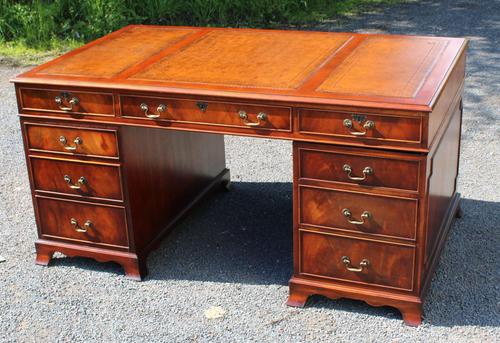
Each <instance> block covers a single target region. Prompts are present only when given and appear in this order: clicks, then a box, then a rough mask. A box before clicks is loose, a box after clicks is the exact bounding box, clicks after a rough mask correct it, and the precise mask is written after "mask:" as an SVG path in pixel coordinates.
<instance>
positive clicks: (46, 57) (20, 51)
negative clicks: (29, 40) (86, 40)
mask: <svg viewBox="0 0 500 343" xmlns="http://www.w3.org/2000/svg"><path fill="white" fill-rule="evenodd" d="M82 44H83V42H82V41H76V40H70V39H68V40H65V41H61V42H57V43H53V44H52V45H51V47H50V48H48V49H47V48H40V47H38V48H37V47H30V46H27V45H26V44H25V43H23V42H22V41H21V42H0V64H8V65H12V66H30V65H38V64H41V63H44V62H47V61H50V60H51V59H53V58H55V57H57V56H60V55H62V54H64V53H66V52H68V51H71V50H73V49H76V48H78V47H79V46H81V45H82Z"/></svg>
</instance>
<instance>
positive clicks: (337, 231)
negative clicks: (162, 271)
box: [13, 26, 467, 325]
mask: <svg viewBox="0 0 500 343" xmlns="http://www.w3.org/2000/svg"><path fill="white" fill-rule="evenodd" d="M466 46H467V42H466V41H465V40H464V39H460V38H437V37H405V36H389V35H367V34H351V33H327V32H297V31H268V30H249V29H215V28H194V27H160V26H127V27H125V28H123V29H121V30H119V31H116V32H114V33H111V34H109V35H107V36H105V37H103V38H101V39H98V40H96V41H94V42H92V43H90V44H87V45H85V46H83V47H81V48H79V49H77V50H75V51H72V52H70V53H68V54H66V55H64V56H62V57H60V58H57V59H55V60H53V61H51V62H48V63H46V64H44V65H41V66H39V67H36V68H34V69H33V70H31V71H28V72H26V73H24V74H22V75H19V76H18V77H16V78H15V79H14V80H13V82H14V83H15V87H16V95H17V100H18V107H19V113H20V123H21V128H22V133H23V140H24V146H25V151H26V160H27V165H28V171H29V177H30V182H31V190H32V197H33V204H34V208H35V214H36V222H37V227H38V235H39V239H38V240H37V241H36V243H35V245H36V250H37V258H36V263H38V264H41V265H47V264H48V263H49V261H50V259H51V257H52V255H53V253H54V252H56V251H57V252H61V253H63V254H65V255H68V256H84V257H90V258H94V259H96V260H98V261H115V262H117V263H119V264H121V265H122V266H123V267H124V270H125V273H126V275H127V277H129V278H132V279H137V280H140V279H142V278H143V277H144V276H145V275H146V273H147V271H146V270H147V269H146V258H147V255H148V253H149V252H150V251H151V250H152V249H154V248H155V247H156V246H157V245H158V244H159V242H160V239H161V238H162V237H163V236H164V235H165V234H166V233H168V231H170V230H171V229H172V228H173V227H174V225H175V222H176V221H177V220H178V219H179V218H180V217H181V216H183V215H184V214H185V213H186V212H187V211H188V210H189V209H190V208H192V207H193V206H194V205H195V204H196V203H197V201H198V200H200V199H201V198H202V197H203V196H205V195H206V194H207V193H208V192H209V191H210V190H212V189H213V188H214V187H218V186H219V185H221V184H222V185H225V186H228V185H229V182H230V177H229V171H228V170H227V169H226V167H225V157H224V141H223V135H224V134H232V135H245V136H253V137H265V138H278V139H288V140H292V141H293V237H294V243H293V244H294V246H293V251H294V272H293V276H292V278H291V280H290V296H289V299H288V305H291V306H304V304H305V303H306V301H307V298H308V297H309V296H310V295H313V294H321V295H324V296H327V297H329V298H333V299H334V298H340V297H347V298H353V299H360V300H364V301H366V302H367V303H369V304H371V305H375V306H381V305H388V306H393V307H396V308H398V309H399V310H400V311H401V312H402V314H403V319H404V320H405V322H406V323H408V324H410V325H418V324H419V323H420V322H421V315H422V301H423V299H424V297H425V294H426V292H427V291H428V289H429V287H430V280H431V278H432V275H433V272H434V270H435V268H436V265H437V262H438V259H439V256H440V253H441V250H442V247H443V245H444V242H445V239H446V236H447V233H448V230H449V228H450V226H451V222H452V219H453V218H454V216H455V215H459V214H460V210H459V195H458V194H457V193H456V177H457V174H458V161H459V151H460V127H461V117H462V105H461V101H462V93H463V80H464V70H465V50H466ZM241 149H252V147H250V146H242V147H241ZM291 233H292V231H291Z"/></svg>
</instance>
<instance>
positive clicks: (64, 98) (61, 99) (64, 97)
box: [54, 92, 80, 112]
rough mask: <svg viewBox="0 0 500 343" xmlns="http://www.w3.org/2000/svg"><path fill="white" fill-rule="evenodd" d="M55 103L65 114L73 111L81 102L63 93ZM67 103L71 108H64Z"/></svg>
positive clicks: (55, 99) (57, 97)
mask: <svg viewBox="0 0 500 343" xmlns="http://www.w3.org/2000/svg"><path fill="white" fill-rule="evenodd" d="M54 101H55V102H56V104H57V106H59V109H60V110H62V111H65V112H71V111H73V106H76V105H78V104H79V103H80V100H79V99H78V98H77V97H76V96H73V97H71V95H70V94H69V93H66V92H63V93H61V94H60V95H58V96H56V97H55V98H54ZM65 102H67V103H68V104H69V107H66V106H64V103H65Z"/></svg>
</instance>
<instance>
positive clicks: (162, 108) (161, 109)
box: [141, 102, 167, 119]
mask: <svg viewBox="0 0 500 343" xmlns="http://www.w3.org/2000/svg"><path fill="white" fill-rule="evenodd" d="M166 110H167V105H164V104H159V105H158V107H157V108H156V112H157V113H158V114H152V113H148V112H149V106H148V104H146V103H144V102H143V103H142V104H141V111H143V112H144V115H145V116H146V117H148V118H150V119H156V118H159V117H160V115H161V114H162V113H163V112H165V111H166Z"/></svg>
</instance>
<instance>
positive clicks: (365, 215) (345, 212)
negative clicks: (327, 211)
mask: <svg viewBox="0 0 500 343" xmlns="http://www.w3.org/2000/svg"><path fill="white" fill-rule="evenodd" d="M342 214H343V215H344V217H346V218H347V221H348V222H349V223H351V224H356V225H363V224H364V223H365V220H370V219H372V218H373V215H372V214H371V213H370V212H368V211H364V212H363V213H362V214H361V220H360V221H358V220H353V219H351V218H352V213H351V211H350V210H349V209H348V208H344V209H343V210H342Z"/></svg>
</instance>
